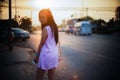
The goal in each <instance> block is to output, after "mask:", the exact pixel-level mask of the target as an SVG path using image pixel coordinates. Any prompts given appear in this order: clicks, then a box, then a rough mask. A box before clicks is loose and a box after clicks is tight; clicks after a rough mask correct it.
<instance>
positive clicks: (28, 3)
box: [12, 0, 120, 7]
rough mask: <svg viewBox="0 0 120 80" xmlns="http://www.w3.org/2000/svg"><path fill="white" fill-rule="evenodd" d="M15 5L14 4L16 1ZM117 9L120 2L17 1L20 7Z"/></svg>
mask: <svg viewBox="0 0 120 80" xmlns="http://www.w3.org/2000/svg"><path fill="white" fill-rule="evenodd" d="M12 1H13V4H14V0H12ZM82 1H83V3H84V6H85V7H116V6H118V5H120V0H16V2H17V5H18V6H39V7H40V6H50V7H81V6H82Z"/></svg>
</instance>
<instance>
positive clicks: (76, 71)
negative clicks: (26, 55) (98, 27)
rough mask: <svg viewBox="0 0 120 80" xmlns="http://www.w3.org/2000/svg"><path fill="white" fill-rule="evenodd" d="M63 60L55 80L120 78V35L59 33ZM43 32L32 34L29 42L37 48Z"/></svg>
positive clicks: (113, 79) (33, 47)
mask: <svg viewBox="0 0 120 80" xmlns="http://www.w3.org/2000/svg"><path fill="white" fill-rule="evenodd" d="M59 36H60V43H61V48H62V60H61V61H60V63H59V65H58V67H57V71H56V80H119V79H120V77H119V75H120V54H119V53H120V49H119V48H120V45H119V43H120V42H119V41H120V37H119V36H114V35H98V34H92V35H91V36H84V35H83V36H79V35H77V36H75V35H71V34H69V35H68V34H65V33H64V32H60V33H59ZM39 42H40V32H36V34H32V35H31V38H30V39H29V40H28V42H27V44H28V45H29V46H30V47H31V48H32V49H35V50H37V47H38V44H39Z"/></svg>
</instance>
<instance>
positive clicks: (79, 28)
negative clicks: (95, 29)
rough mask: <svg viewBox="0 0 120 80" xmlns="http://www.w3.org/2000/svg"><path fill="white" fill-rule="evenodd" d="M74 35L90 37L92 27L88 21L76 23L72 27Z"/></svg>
mask: <svg viewBox="0 0 120 80" xmlns="http://www.w3.org/2000/svg"><path fill="white" fill-rule="evenodd" d="M73 32H74V34H75V35H76V34H80V35H84V34H85V35H86V34H88V35H91V34H92V25H91V23H90V22H89V21H80V22H77V23H76V24H75V26H74V31H73Z"/></svg>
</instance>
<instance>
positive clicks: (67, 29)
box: [65, 25, 74, 34]
mask: <svg viewBox="0 0 120 80" xmlns="http://www.w3.org/2000/svg"><path fill="white" fill-rule="evenodd" d="M73 29H74V27H73V26H70V25H68V26H67V27H66V31H65V32H66V33H68V34H69V33H73Z"/></svg>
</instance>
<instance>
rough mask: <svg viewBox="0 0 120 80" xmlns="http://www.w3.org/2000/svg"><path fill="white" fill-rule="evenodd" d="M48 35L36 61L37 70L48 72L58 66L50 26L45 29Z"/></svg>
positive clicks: (56, 51)
mask: <svg viewBox="0 0 120 80" xmlns="http://www.w3.org/2000/svg"><path fill="white" fill-rule="evenodd" d="M45 28H46V30H47V33H48V38H47V40H46V42H45V44H44V45H43V47H42V49H41V52H40V57H39V61H38V68H41V69H43V70H48V69H52V68H55V67H57V65H58V50H57V46H56V43H55V39H54V34H53V33H52V31H51V28H50V26H46V27H45Z"/></svg>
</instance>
